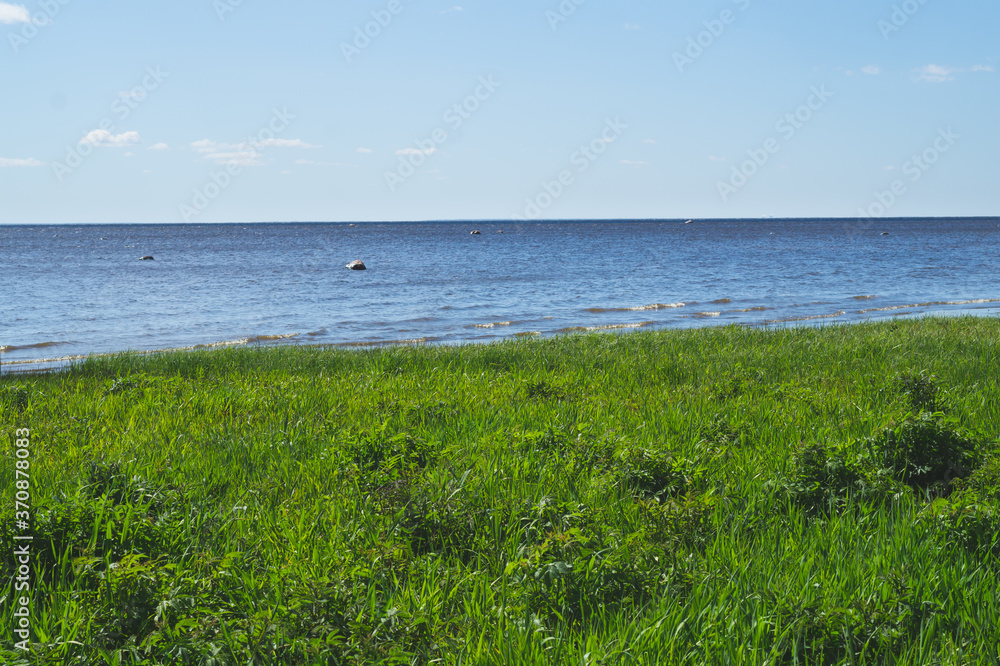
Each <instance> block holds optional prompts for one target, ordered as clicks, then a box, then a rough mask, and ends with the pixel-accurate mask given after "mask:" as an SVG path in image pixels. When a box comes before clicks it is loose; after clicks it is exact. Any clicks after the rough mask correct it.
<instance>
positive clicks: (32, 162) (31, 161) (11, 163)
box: [0, 157, 45, 167]
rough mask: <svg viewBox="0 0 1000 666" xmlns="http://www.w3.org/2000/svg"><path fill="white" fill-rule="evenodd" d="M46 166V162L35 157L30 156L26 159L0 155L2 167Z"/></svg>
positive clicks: (0, 165)
mask: <svg viewBox="0 0 1000 666" xmlns="http://www.w3.org/2000/svg"><path fill="white" fill-rule="evenodd" d="M39 166H45V162H40V161H38V160H36V159H35V158H34V157H29V158H28V159H26V160H19V159H12V158H9V157H0V167H39Z"/></svg>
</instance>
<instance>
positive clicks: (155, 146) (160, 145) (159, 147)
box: [149, 141, 170, 150]
mask: <svg viewBox="0 0 1000 666" xmlns="http://www.w3.org/2000/svg"><path fill="white" fill-rule="evenodd" d="M149 149H150V150H170V146H168V145H167V144H165V143H163V142H162V141H161V142H160V143H154V144H153V145H152V146H150V147H149Z"/></svg>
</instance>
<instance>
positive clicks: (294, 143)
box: [257, 139, 323, 148]
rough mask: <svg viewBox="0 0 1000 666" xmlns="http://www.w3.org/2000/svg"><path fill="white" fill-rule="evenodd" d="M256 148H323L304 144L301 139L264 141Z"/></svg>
mask: <svg viewBox="0 0 1000 666" xmlns="http://www.w3.org/2000/svg"><path fill="white" fill-rule="evenodd" d="M257 145H258V146H263V147H264V148H322V147H323V146H314V145H312V144H311V143H306V142H305V141H303V140H302V139H264V140H263V141H261V142H260V143H258V144H257Z"/></svg>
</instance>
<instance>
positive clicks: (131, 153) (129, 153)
mask: <svg viewBox="0 0 1000 666" xmlns="http://www.w3.org/2000/svg"><path fill="white" fill-rule="evenodd" d="M125 157H135V153H133V152H128V153H125Z"/></svg>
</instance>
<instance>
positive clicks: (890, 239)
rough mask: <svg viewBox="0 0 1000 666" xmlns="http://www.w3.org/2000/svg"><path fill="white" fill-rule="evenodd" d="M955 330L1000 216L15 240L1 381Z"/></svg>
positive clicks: (181, 228) (232, 227) (986, 261)
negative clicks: (898, 327) (675, 336)
mask: <svg viewBox="0 0 1000 666" xmlns="http://www.w3.org/2000/svg"><path fill="white" fill-rule="evenodd" d="M475 231H478V232H479V233H478V234H476V233H473V232H475ZM144 256H152V257H153V259H152V260H142V259H141V257H144ZM354 260H361V261H362V262H364V264H365V265H366V267H367V270H365V271H354V270H348V269H347V268H346V265H347V264H348V263H349V262H352V261H354ZM955 314H975V315H982V316H992V317H995V316H997V315H998V314H1000V218H963V219H940V218H935V219H877V220H874V219H872V220H863V219H862V220H857V219H851V220H845V219H740V220H683V219H682V220H641V221H634V220H602V221H582V220H581V221H577V220H567V221H559V222H516V223H515V222H506V221H504V222H501V221H465V222H414V223H370V222H365V223H360V222H359V223H353V224H352V223H347V222H345V223H266V224H218V225H212V224H206V225H176V224H169V225H140V224H136V225H86V226H62V225H53V226H41V225H31V226H16V225H6V226H0V371H2V372H3V373H4V374H6V373H11V372H34V371H39V370H48V369H54V368H60V367H65V366H66V365H68V364H70V363H72V362H74V361H77V360H80V359H83V358H86V357H87V356H88V355H92V354H108V353H115V352H121V351H126V350H130V351H140V352H153V351H158V350H171V349H207V348H218V347H225V346H248V345H329V346H342V347H369V346H378V345H391V344H430V345H436V344H472V343H490V342H493V341H496V340H500V339H505V338H512V337H518V336H531V337H550V336H557V335H572V334H578V333H580V332H587V331H608V332H628V331H633V330H640V329H642V330H664V329H682V328H691V327H701V326H722V325H740V326H753V327H787V326H815V325H824V326H825V325H838V324H849V323H853V322H862V321H869V320H879V319H889V318H896V317H918V316H925V315H955Z"/></svg>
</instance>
